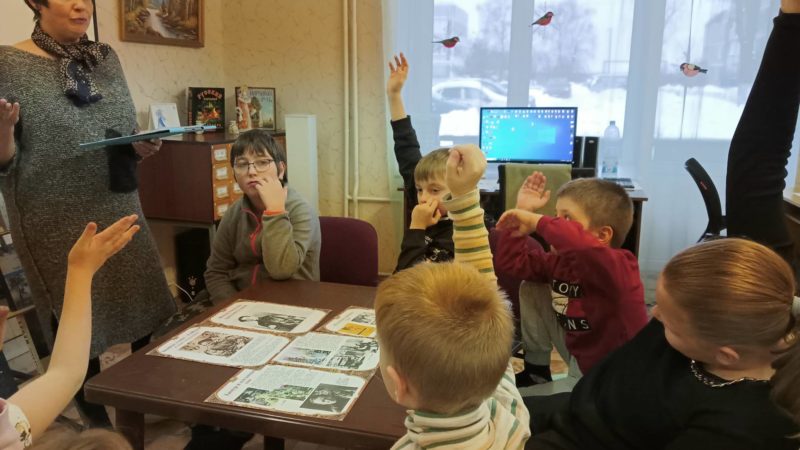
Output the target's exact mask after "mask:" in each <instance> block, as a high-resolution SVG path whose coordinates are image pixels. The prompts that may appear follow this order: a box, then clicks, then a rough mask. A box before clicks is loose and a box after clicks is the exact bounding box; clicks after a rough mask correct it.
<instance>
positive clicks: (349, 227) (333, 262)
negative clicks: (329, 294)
mask: <svg viewBox="0 0 800 450" xmlns="http://www.w3.org/2000/svg"><path fill="white" fill-rule="evenodd" d="M319 224H320V229H321V231H322V249H321V250H320V255H319V278H320V281H328V282H331V283H344V284H358V285H361V286H377V285H378V233H377V232H376V231H375V228H374V227H373V226H372V225H371V224H370V223H369V222H366V221H363V220H360V219H354V218H349V217H320V218H319Z"/></svg>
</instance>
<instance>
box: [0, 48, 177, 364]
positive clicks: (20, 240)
mask: <svg viewBox="0 0 800 450" xmlns="http://www.w3.org/2000/svg"><path fill="white" fill-rule="evenodd" d="M92 75H93V77H94V82H95V84H96V86H97V88H98V90H99V92H100V93H101V94H102V95H103V99H102V100H100V101H98V102H96V103H92V104H90V105H88V106H82V107H78V106H75V105H74V104H73V102H72V101H71V100H70V99H68V98H67V97H66V95H65V94H64V91H63V86H62V82H61V77H60V75H59V62H58V60H53V59H47V58H44V57H41V56H38V55H34V54H32V53H28V52H25V51H22V50H19V49H16V48H13V47H8V46H0V98H6V99H9V100H13V101H18V102H19V104H20V121H19V124H18V125H17V139H16V145H17V152H16V156H15V157H14V159H13V160H12V162H11V164H10V165H9V167H7V168H6V170H5V171H4V172H0V177H2V178H0V185H1V186H2V193H3V196H4V198H5V201H6V206H7V208H8V215H9V221H10V222H11V223H10V224H9V226H10V228H11V236H12V238H13V239H14V247H15V248H16V250H17V252H18V253H19V256H20V259H21V261H22V267H23V269H24V270H25V275H26V276H27V278H28V282H29V283H30V286H31V292H32V295H33V299H34V302H35V304H36V306H37V309H38V311H39V317H40V319H41V320H42V321H43V328H44V329H45V330H49V329H50V317H52V316H51V314H53V313H55V314H57V315H60V313H61V307H62V305H63V297H64V282H65V279H66V272H67V255H68V253H69V250H70V248H71V247H72V244H73V243H74V242H75V240H76V239H77V238H78V237H79V236H80V234H81V232H82V231H83V229H84V227H85V226H86V224H87V223H88V222H90V221H94V222H97V224H98V226H99V227H100V229H101V230H102V229H104V228H105V227H106V226H108V225H110V224H112V223H113V222H115V221H116V220H117V219H119V218H121V217H123V216H125V215H128V214H134V213H135V214H138V215H139V217H140V218H141V219H140V220H139V224H140V225H141V226H142V229H141V231H139V233H137V235H136V236H135V237H134V239H133V241H132V242H130V243H129V244H128V246H127V247H125V249H123V250H122V251H121V252H119V253H118V254H116V255H114V256H113V257H111V259H109V261H108V262H107V263H106V264H105V266H103V267H102V268H101V269H100V270H99V271H98V272H97V274H96V275H95V278H94V283H93V285H92V349H91V354H92V356H93V357H94V356H97V355H99V354H100V353H102V352H103V351H104V350H105V349H106V348H107V347H109V346H111V345H114V344H119V343H125V342H131V341H134V340H137V339H139V338H141V337H143V336H145V335H147V334H148V333H150V332H152V331H153V330H154V329H155V328H156V326H157V325H158V324H159V323H160V322H161V321H163V320H165V319H166V318H167V317H168V316H170V315H171V314H172V313H173V312H174V309H175V304H174V302H173V300H172V296H171V295H170V292H169V288H168V287H167V282H166V279H165V278H164V272H163V271H162V268H161V261H160V258H159V255H158V251H157V250H156V246H155V242H154V241H153V238H152V235H151V234H150V230H149V229H148V227H147V223H146V222H145V221H144V220H143V214H142V208H141V204H140V203H139V194H138V191H136V190H133V191H132V192H127V193H119V192H114V191H112V190H110V189H109V186H110V183H111V181H112V180H111V177H112V176H113V175H112V174H114V173H115V171H113V170H112V171H110V170H109V167H110V164H109V163H110V159H109V154H110V153H111V152H112V151H115V150H114V149H111V148H106V149H99V150H81V149H79V148H78V144H79V143H82V142H90V141H96V140H99V139H103V138H105V137H106V135H107V130H109V129H111V130H114V131H116V132H118V133H119V134H122V135H126V134H130V132H131V131H132V130H133V129H134V128H136V112H135V109H134V106H133V100H132V99H131V95H130V92H129V91H128V85H127V83H126V81H125V76H124V74H123V72H122V66H121V65H120V63H119V59H118V58H117V55H116V54H115V53H114V52H113V51H112V52H110V53H109V54H108V57H107V58H106V60H105V61H103V62H102V63H101V64H100V65H99V66H98V67H97V68H95V70H94V72H93V73H92Z"/></svg>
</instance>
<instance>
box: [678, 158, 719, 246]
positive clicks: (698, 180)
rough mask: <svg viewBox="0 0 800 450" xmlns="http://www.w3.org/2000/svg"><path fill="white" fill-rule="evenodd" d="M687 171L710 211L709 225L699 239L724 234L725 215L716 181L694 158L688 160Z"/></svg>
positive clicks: (707, 210) (708, 211)
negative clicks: (715, 184)
mask: <svg viewBox="0 0 800 450" xmlns="http://www.w3.org/2000/svg"><path fill="white" fill-rule="evenodd" d="M685 167H686V171H687V172H689V175H691V176H692V179H693V180H694V182H695V184H697V188H698V189H700V194H701V195H702V196H703V202H704V203H705V204H706V212H707V213H708V226H707V227H706V231H704V232H703V235H702V236H700V239H698V240H697V241H698V242H700V241H702V240H705V239H708V238H713V237H716V236H719V235H720V234H722V231H723V230H725V228H726V223H725V216H724V215H723V214H722V205H721V204H720V201H719V193H718V192H717V188H716V187H715V186H714V181H713V180H711V177H710V176H708V172H706V170H705V169H703V166H701V165H700V163H699V162H697V160H696V159H694V158H689V159H688V160H686V165H685Z"/></svg>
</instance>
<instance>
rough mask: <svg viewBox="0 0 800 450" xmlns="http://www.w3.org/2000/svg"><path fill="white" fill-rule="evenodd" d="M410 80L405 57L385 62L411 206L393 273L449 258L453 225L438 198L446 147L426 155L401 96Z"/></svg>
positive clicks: (445, 191)
mask: <svg viewBox="0 0 800 450" xmlns="http://www.w3.org/2000/svg"><path fill="white" fill-rule="evenodd" d="M406 78H408V61H407V60H406V57H405V55H403V54H402V53H400V56H395V57H394V64H393V63H392V62H389V81H388V82H387V83H386V97H387V99H388V101H389V113H390V116H391V122H390V124H391V126H392V132H393V137H394V154H395V157H396V158H397V165H398V167H399V169H400V175H401V176H402V177H403V186H404V188H405V197H406V207H408V208H413V210H412V211H411V221H410V223H409V227H408V229H407V230H405V232H404V233H403V243H402V244H401V245H400V256H399V257H398V258H397V268H396V269H395V271H400V270H403V269H407V268H409V267H411V266H413V265H415V264H417V263H419V262H421V261H430V262H446V261H451V260H452V259H453V223H452V222H451V221H450V220H449V219H448V218H447V209H446V208H445V206H444V204H443V203H442V199H443V198H444V197H445V195H447V194H448V193H449V192H450V191H449V190H448V189H447V184H446V183H445V180H444V177H445V166H446V165H447V158H448V155H449V153H448V152H449V151H450V150H449V149H447V148H439V149H436V150H433V151H432V152H430V153H428V154H427V155H425V156H424V157H423V156H422V153H421V152H420V147H419V141H418V140H417V133H416V132H415V131H414V127H413V126H412V125H411V117H410V116H409V115H408V114H406V109H405V106H404V105H403V97H402V95H401V93H402V90H403V85H404V84H405V82H406Z"/></svg>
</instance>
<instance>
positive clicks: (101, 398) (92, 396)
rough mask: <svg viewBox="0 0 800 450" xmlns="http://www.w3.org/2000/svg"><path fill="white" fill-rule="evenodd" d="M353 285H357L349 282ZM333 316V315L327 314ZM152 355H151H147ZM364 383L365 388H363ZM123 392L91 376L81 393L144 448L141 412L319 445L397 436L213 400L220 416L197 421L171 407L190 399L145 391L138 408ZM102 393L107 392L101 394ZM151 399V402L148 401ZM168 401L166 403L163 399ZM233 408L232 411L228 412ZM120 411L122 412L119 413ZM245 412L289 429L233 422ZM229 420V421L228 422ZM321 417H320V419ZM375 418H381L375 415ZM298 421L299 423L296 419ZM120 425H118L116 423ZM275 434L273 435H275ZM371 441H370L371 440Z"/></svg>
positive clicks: (384, 441) (201, 317) (364, 444)
mask: <svg viewBox="0 0 800 450" xmlns="http://www.w3.org/2000/svg"><path fill="white" fill-rule="evenodd" d="M292 281H294V280H288V282H292ZM286 282H287V281H281V283H286ZM316 283H320V284H323V285H324V284H336V283H325V282H316ZM351 287H353V288H360V287H361V286H351ZM249 291H250V289H245V290H244V291H242V292H237V293H236V294H234V295H233V296H232V297H231V298H229V299H227V300H225V301H222V302H220V304H218V305H214V306H213V307H211V308H209V309H208V310H207V311H205V312H203V313H202V314H198V315H197V316H196V317H194V318H193V319H192V320H190V321H188V322H186V323H184V324H181V325H180V326H178V327H176V328H175V329H174V330H172V331H170V332H169V333H167V334H165V335H163V336H160V337H159V338H157V339H155V340H153V341H152V342H150V343H149V344H148V345H146V346H145V347H143V348H141V349H139V350H138V351H137V352H136V353H142V354H147V353H148V352H150V351H151V350H152V349H154V348H156V347H158V346H159V345H161V344H163V343H164V342H167V341H168V340H170V339H171V338H172V337H174V336H175V335H177V334H179V333H181V332H183V331H184V330H185V329H187V328H190V327H192V326H195V325H197V324H198V323H199V322H202V321H205V320H206V319H208V318H209V317H211V316H212V315H214V314H216V313H217V312H219V311H221V310H222V309H224V308H226V307H227V306H229V305H230V304H232V303H234V302H236V301H238V300H241V299H245V300H247V297H246V296H247V294H248V293H249ZM331 317H333V316H331ZM151 356H152V355H151ZM152 357H154V358H158V357H159V356H152ZM379 375H380V372H376V373H375V375H373V376H372V377H371V378H370V379H369V381H368V384H369V383H372V382H373V381H374V380H375V379H380V376H379ZM366 387H367V386H366V385H365V389H366ZM124 394H125V393H124V392H122V391H119V390H116V389H108V388H104V387H98V386H95V385H94V384H93V383H92V380H89V381H87V382H86V385H85V395H86V399H87V400H88V401H90V402H92V403H98V404H102V405H105V406H108V407H112V408H114V409H115V410H116V417H117V424H116V425H117V428H118V431H119V432H120V433H122V434H123V435H124V436H125V437H126V438H127V439H128V440H129V441H130V442H131V444H132V445H133V448H134V449H142V450H143V449H144V435H145V428H146V425H145V423H144V419H143V417H144V414H151V415H156V416H161V417H167V418H169V419H173V420H179V421H184V422H188V423H203V424H204V425H211V426H218V427H224V428H229V429H234V430H238V431H244V432H249V433H254V434H261V435H264V436H270V437H277V438H282V439H295V440H299V441H303V442H311V443H316V444H323V445H335V446H339V447H348V448H358V449H373V448H374V449H386V448H389V447H391V446H392V445H393V444H394V443H395V442H396V441H397V439H399V437H398V436H390V435H381V434H372V433H364V432H362V431H355V430H346V429H342V428H336V427H326V426H325V423H322V422H316V421H314V422H312V421H308V422H306V421H304V419H305V417H304V416H292V415H289V414H286V415H280V414H279V413H271V412H268V411H266V410H259V409H249V408H240V407H233V406H226V405H222V404H213V403H209V404H207V405H206V407H209V406H212V407H214V408H219V410H217V411H214V412H213V415H214V418H215V419H216V416H218V415H219V416H221V417H222V418H223V420H219V421H218V420H215V421H213V422H215V423H209V422H212V421H209V420H204V421H203V422H199V421H197V420H195V419H194V418H192V417H188V418H187V417H183V416H184V414H174V413H173V409H170V408H171V405H172V407H173V408H174V405H178V404H183V405H185V406H184V410H183V413H186V412H187V411H189V412H191V410H193V409H194V408H195V406H193V404H192V403H188V402H181V401H175V400H172V399H165V398H163V397H155V396H148V395H140V396H139V397H138V399H139V401H140V402H141V401H142V400H147V401H148V404H147V405H146V406H147V408H142V407H141V406H142V405H141V404H140V405H138V407H133V408H131V407H128V405H125V403H127V402H126V401H125V399H124V398H122V399H121V397H124ZM105 396H111V397H110V398H109V397H105ZM150 402H153V403H150ZM167 402H169V403H167ZM151 405H153V406H155V408H151V407H150V406H151ZM232 412H233V414H231V413H232ZM120 413H122V414H120ZM205 414H206V415H207V414H208V410H206V411H205ZM265 414H276V415H275V416H272V415H269V416H265ZM241 415H243V416H246V417H247V418H248V419H255V420H259V421H262V422H263V423H262V425H266V426H270V425H271V426H275V425H274V424H278V425H280V426H282V427H289V428H290V429H292V430H291V431H292V432H291V433H289V434H287V433H285V428H284V429H282V430H281V432H280V434H277V433H270V431H266V432H265V431H264V429H263V428H260V427H259V429H254V428H253V427H242V426H241V425H240V423H237V422H235V421H236V419H238V418H241V417H234V416H241ZM120 418H122V419H123V420H122V422H121V423H120V421H119V419H120ZM288 419H291V420H288ZM228 420H231V421H232V422H228ZM322 420H324V419H322ZM376 420H381V419H380V418H377V419H376ZM298 422H302V423H298ZM330 422H331V425H333V424H335V423H339V422H338V421H334V420H331V421H330ZM120 425H121V426H120ZM296 427H298V428H299V429H298V430H294V428H296ZM309 428H315V429H321V430H326V431H327V430H333V431H335V434H337V435H340V436H348V439H341V440H340V439H337V440H336V441H335V442H332V441H325V440H313V439H311V440H310V439H308V436H307V433H308V429H309ZM276 434H277V435H276ZM350 436H352V437H353V440H352V441H351V440H350V439H349V437H350ZM373 442H374V444H372V443H373Z"/></svg>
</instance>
